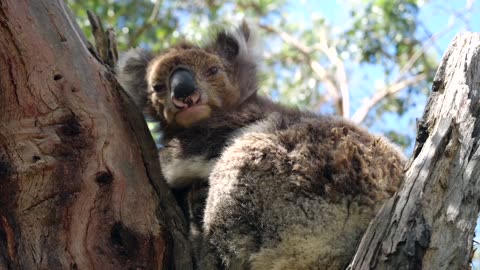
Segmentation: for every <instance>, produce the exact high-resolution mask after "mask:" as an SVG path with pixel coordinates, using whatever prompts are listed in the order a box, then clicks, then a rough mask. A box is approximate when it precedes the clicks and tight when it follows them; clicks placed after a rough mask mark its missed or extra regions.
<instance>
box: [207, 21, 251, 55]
mask: <svg viewBox="0 0 480 270" xmlns="http://www.w3.org/2000/svg"><path fill="white" fill-rule="evenodd" d="M250 41H251V39H250V28H249V26H248V24H247V23H246V22H245V21H243V22H242V24H241V25H240V27H238V28H237V29H236V30H235V31H231V32H228V31H225V30H223V31H220V32H219V33H218V34H217V36H216V39H215V42H214V46H213V47H214V49H215V50H216V52H217V53H218V54H219V55H220V56H222V57H223V58H225V59H226V60H228V61H235V59H236V58H237V57H240V56H246V55H245V54H248V53H249V51H251V50H252V49H253V48H251V44H250V43H251V42H250Z"/></svg>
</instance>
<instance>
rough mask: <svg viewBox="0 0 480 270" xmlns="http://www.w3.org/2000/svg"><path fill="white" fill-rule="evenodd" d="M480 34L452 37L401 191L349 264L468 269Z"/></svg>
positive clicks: (479, 130) (474, 211) (479, 167)
mask: <svg viewBox="0 0 480 270" xmlns="http://www.w3.org/2000/svg"><path fill="white" fill-rule="evenodd" d="M479 51H480V34H478V33H464V34H460V35H457V36H456V37H455V39H454V40H453V41H452V43H451V44H450V46H449V48H448V50H447V52H446V53H445V55H444V57H443V59H442V62H441V65H440V67H439V69H438V71H437V74H436V77H435V79H434V82H433V87H432V93H431V94H430V97H429V101H428V104H427V107H426V109H425V112H424V116H423V118H422V119H421V120H420V121H419V124H418V135H417V143H416V146H415V149H414V155H413V157H412V159H411V161H410V162H409V164H408V165H407V169H406V179H405V183H404V185H403V186H402V188H401V190H400V191H399V192H398V194H396V196H395V197H394V198H392V199H391V200H390V201H388V203H387V204H386V205H385V206H384V207H383V208H382V210H381V211H380V213H379V214H378V215H377V217H376V218H375V220H373V221H372V223H371V224H370V227H369V229H368V230H367V232H366V234H365V235H364V237H363V239H362V242H361V244H360V246H359V248H358V250H357V254H356V256H355V258H354V260H353V262H352V264H351V266H350V267H351V269H435V270H438V269H468V268H469V263H470V259H471V254H472V243H473V236H474V230H475V224H476V220H477V217H478V211H479V199H480V185H479V180H480V162H479V158H480V151H479V144H478V140H479V138H480V137H479V135H480V117H479V113H480V103H479V101H480V92H479V87H480V54H479Z"/></svg>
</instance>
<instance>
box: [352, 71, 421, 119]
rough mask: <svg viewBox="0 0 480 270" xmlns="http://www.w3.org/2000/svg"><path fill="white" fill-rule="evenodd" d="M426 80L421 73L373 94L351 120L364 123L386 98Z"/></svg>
mask: <svg viewBox="0 0 480 270" xmlns="http://www.w3.org/2000/svg"><path fill="white" fill-rule="evenodd" d="M426 78H427V74H426V73H420V74H418V75H416V76H413V77H410V78H408V79H405V80H403V81H400V82H397V83H395V84H392V85H390V86H388V87H387V88H386V89H384V90H383V91H378V92H376V93H375V94H373V96H372V97H371V98H369V99H365V101H364V104H363V106H362V107H361V108H360V109H358V110H357V111H356V112H355V114H354V115H353V116H352V118H351V120H352V121H353V122H354V123H361V122H363V121H364V120H365V118H366V117H367V115H368V113H369V112H370V110H371V109H372V108H373V107H375V106H376V105H377V104H378V103H380V101H382V100H383V99H384V98H386V97H388V96H391V95H394V94H396V93H398V92H400V91H401V90H403V89H405V88H407V87H408V86H411V85H414V84H417V83H418V82H420V81H422V80H425V79H426Z"/></svg>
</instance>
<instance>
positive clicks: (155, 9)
mask: <svg viewBox="0 0 480 270" xmlns="http://www.w3.org/2000/svg"><path fill="white" fill-rule="evenodd" d="M161 3H162V1H160V0H156V1H155V5H154V6H153V10H152V13H151V14H150V16H149V17H148V19H146V20H145V21H144V22H143V25H142V26H140V28H138V30H137V31H136V32H135V33H134V34H133V36H132V37H131V38H130V40H129V42H128V48H132V47H134V46H136V45H137V41H138V39H139V38H140V36H142V34H143V33H144V32H145V31H147V30H148V29H149V28H150V27H152V25H153V23H154V22H155V20H156V19H157V18H158V14H159V11H160V4H161Z"/></svg>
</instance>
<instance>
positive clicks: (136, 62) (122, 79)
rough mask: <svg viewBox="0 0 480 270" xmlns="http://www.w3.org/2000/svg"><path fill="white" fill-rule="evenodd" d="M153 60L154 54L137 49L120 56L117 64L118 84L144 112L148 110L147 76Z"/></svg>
mask: <svg viewBox="0 0 480 270" xmlns="http://www.w3.org/2000/svg"><path fill="white" fill-rule="evenodd" d="M152 59H153V54H152V53H151V52H150V51H147V50H144V49H141V48H135V49H131V50H129V51H127V52H126V53H124V54H123V55H120V59H119V61H118V64H117V79H118V82H119V83H120V84H121V85H122V87H123V88H124V89H125V90H126V92H127V93H128V94H129V95H130V96H131V97H132V99H133V100H134V101H135V104H137V106H138V107H139V108H140V109H141V110H143V111H144V110H145V109H147V108H146V107H147V101H148V100H147V90H148V83H147V79H146V75H147V67H148V64H149V63H150V61H151V60H152Z"/></svg>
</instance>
